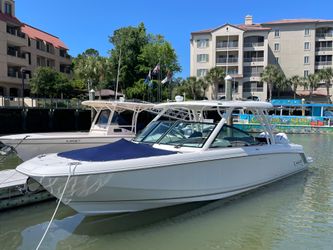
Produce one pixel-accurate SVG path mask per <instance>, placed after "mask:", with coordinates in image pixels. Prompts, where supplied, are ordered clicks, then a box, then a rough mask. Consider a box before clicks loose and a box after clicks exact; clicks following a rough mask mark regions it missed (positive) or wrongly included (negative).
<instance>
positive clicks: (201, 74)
mask: <svg viewBox="0 0 333 250" xmlns="http://www.w3.org/2000/svg"><path fill="white" fill-rule="evenodd" d="M207 72H208V70H207V69H198V70H197V77H204V76H206V74H207Z"/></svg>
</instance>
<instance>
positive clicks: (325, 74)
mask: <svg viewBox="0 0 333 250" xmlns="http://www.w3.org/2000/svg"><path fill="white" fill-rule="evenodd" d="M317 73H318V78H319V80H320V81H324V82H325V87H326V96H327V103H331V96H330V87H331V80H332V78H333V70H332V68H325V69H320V70H319V71H318V72H317Z"/></svg>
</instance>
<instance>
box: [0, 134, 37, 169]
mask: <svg viewBox="0 0 333 250" xmlns="http://www.w3.org/2000/svg"><path fill="white" fill-rule="evenodd" d="M28 137H30V135H26V136H25V137H23V138H22V139H21V140H20V141H19V142H18V143H17V144H16V145H15V147H12V149H14V150H12V151H14V153H15V152H16V148H17V147H18V146H19V145H20V144H21V143H22V142H23V141H24V140H25V139H27V138H28ZM9 155H10V154H9V153H8V154H5V156H4V157H3V158H1V159H0V163H3V162H4V161H5V160H6V158H7V157H8V156H9Z"/></svg>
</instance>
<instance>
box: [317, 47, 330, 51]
mask: <svg viewBox="0 0 333 250" xmlns="http://www.w3.org/2000/svg"><path fill="white" fill-rule="evenodd" d="M316 51H333V47H316Z"/></svg>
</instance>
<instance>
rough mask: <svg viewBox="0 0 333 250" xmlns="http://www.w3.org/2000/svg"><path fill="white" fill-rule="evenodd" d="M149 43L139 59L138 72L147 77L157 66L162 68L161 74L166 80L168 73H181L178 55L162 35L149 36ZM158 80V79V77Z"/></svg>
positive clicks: (144, 47)
mask: <svg viewBox="0 0 333 250" xmlns="http://www.w3.org/2000/svg"><path fill="white" fill-rule="evenodd" d="M148 37H149V39H148V43H147V44H146V45H144V46H143V48H142V50H141V53H140V55H139V57H138V59H139V64H138V67H137V68H138V70H139V71H140V72H141V73H142V74H143V75H144V76H146V74H147V73H148V72H149V70H152V69H153V68H154V67H155V66H156V65H157V64H159V66H160V71H159V73H160V74H161V77H162V78H164V77H165V76H166V75H167V73H168V72H171V73H175V72H180V71H181V67H180V65H179V63H178V59H177V54H176V52H175V50H174V49H173V48H172V46H171V44H170V43H169V42H168V41H166V40H165V39H164V37H163V36H161V35H156V36H154V35H149V36H148ZM157 78H158V77H157Z"/></svg>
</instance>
